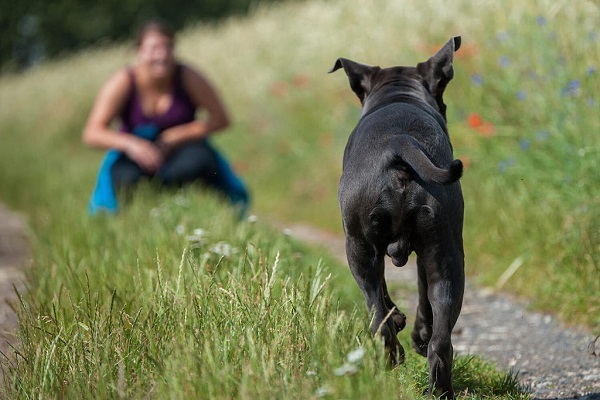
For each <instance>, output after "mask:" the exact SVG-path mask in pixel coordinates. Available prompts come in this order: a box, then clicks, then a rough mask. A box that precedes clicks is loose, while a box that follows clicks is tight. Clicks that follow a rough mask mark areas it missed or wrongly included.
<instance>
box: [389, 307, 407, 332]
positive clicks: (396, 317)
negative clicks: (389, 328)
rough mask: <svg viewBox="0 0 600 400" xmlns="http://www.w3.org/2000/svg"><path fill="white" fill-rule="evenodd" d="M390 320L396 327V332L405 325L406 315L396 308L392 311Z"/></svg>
mask: <svg viewBox="0 0 600 400" xmlns="http://www.w3.org/2000/svg"><path fill="white" fill-rule="evenodd" d="M391 318H392V321H393V322H394V326H395V328H396V334H397V333H398V332H400V331H401V330H402V329H404V328H405V327H406V315H404V313H403V312H401V311H400V310H398V309H395V310H394V311H393V312H392V316H391Z"/></svg>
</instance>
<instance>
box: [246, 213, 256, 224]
mask: <svg viewBox="0 0 600 400" xmlns="http://www.w3.org/2000/svg"><path fill="white" fill-rule="evenodd" d="M256 221H258V217H257V216H256V215H250V216H249V217H248V222H249V223H251V224H253V223H255V222H256Z"/></svg>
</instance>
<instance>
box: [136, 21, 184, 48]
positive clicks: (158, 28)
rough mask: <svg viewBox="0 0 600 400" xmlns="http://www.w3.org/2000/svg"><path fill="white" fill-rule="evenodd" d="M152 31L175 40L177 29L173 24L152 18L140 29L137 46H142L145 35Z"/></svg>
mask: <svg viewBox="0 0 600 400" xmlns="http://www.w3.org/2000/svg"><path fill="white" fill-rule="evenodd" d="M150 32H158V33H160V34H161V35H164V36H166V37H168V38H169V39H171V41H174V40H175V29H173V27H172V26H171V25H169V24H168V23H167V22H165V21H163V20H160V19H152V20H149V21H147V22H145V23H144V24H143V25H142V26H141V27H140V29H138V32H137V35H136V37H135V46H136V47H140V45H141V44H142V41H143V40H144V37H146V35H147V34H148V33H150Z"/></svg>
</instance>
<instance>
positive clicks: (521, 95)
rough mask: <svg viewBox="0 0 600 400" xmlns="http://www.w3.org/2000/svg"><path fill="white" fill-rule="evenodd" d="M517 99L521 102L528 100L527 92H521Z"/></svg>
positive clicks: (518, 93)
mask: <svg viewBox="0 0 600 400" xmlns="http://www.w3.org/2000/svg"><path fill="white" fill-rule="evenodd" d="M517 99H519V100H520V101H523V100H525V99H527V92H525V91H524V90H519V91H518V92H517Z"/></svg>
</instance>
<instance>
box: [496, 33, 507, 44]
mask: <svg viewBox="0 0 600 400" xmlns="http://www.w3.org/2000/svg"><path fill="white" fill-rule="evenodd" d="M496 39H498V41H499V42H500V43H504V42H506V41H508V33H507V32H506V31H501V32H498V33H497V34H496Z"/></svg>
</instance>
